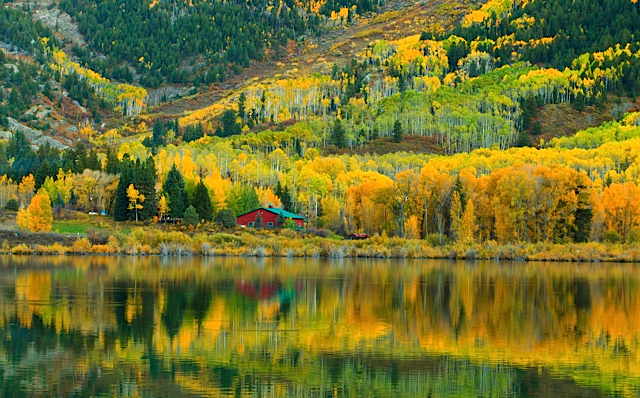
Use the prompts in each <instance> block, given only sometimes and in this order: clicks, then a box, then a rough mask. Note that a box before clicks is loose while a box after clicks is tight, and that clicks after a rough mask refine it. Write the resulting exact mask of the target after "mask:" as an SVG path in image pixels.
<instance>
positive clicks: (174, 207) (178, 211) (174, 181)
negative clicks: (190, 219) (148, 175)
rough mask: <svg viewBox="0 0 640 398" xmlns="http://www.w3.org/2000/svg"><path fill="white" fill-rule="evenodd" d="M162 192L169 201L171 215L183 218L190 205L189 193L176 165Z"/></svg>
mask: <svg viewBox="0 0 640 398" xmlns="http://www.w3.org/2000/svg"><path fill="white" fill-rule="evenodd" d="M162 190H163V191H164V194H165V195H166V196H167V199H168V200H169V215H170V216H171V217H175V218H182V216H184V211H185V208H186V207H187V204H188V201H187V193H186V191H185V189H184V178H182V174H180V171H178V168H177V167H176V165H175V164H174V165H173V167H171V170H169V173H168V174H167V179H166V180H165V182H164V185H163V187H162Z"/></svg>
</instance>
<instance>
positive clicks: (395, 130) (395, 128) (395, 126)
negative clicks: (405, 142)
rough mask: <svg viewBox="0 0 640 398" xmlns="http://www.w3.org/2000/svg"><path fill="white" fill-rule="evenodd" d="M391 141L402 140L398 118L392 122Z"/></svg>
mask: <svg viewBox="0 0 640 398" xmlns="http://www.w3.org/2000/svg"><path fill="white" fill-rule="evenodd" d="M393 142H402V124H401V123H400V120H396V121H395V123H393Z"/></svg>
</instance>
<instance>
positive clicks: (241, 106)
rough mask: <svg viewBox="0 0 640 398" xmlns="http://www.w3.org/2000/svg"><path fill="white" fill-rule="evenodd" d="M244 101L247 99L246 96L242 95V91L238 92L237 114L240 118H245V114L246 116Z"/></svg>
mask: <svg viewBox="0 0 640 398" xmlns="http://www.w3.org/2000/svg"><path fill="white" fill-rule="evenodd" d="M246 101H247V96H246V95H244V92H242V93H240V98H238V116H239V117H240V119H242V120H245V116H246V109H245V102H246Z"/></svg>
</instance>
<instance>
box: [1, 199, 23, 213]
mask: <svg viewBox="0 0 640 398" xmlns="http://www.w3.org/2000/svg"><path fill="white" fill-rule="evenodd" d="M4 208H5V210H9V211H18V209H19V208H20V206H19V205H18V201H17V200H15V199H9V201H7V204H5V205H4Z"/></svg>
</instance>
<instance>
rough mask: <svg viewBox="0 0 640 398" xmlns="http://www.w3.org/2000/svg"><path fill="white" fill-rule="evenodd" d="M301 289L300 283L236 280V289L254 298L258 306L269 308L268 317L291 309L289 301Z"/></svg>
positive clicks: (278, 316) (274, 316)
mask: <svg viewBox="0 0 640 398" xmlns="http://www.w3.org/2000/svg"><path fill="white" fill-rule="evenodd" d="M301 289H302V287H301V285H299V284H296V285H295V286H293V285H289V286H285V285H283V284H281V283H279V282H248V281H238V282H236V290H237V291H238V292H240V294H242V295H243V296H245V297H248V298H251V299H254V300H256V301H257V302H258V303H259V304H258V305H259V306H262V307H263V308H269V311H268V312H269V313H270V315H269V318H275V319H278V318H280V316H283V315H286V314H287V313H289V311H290V309H291V302H292V301H293V299H294V298H295V297H296V295H297V293H298V292H299V291H300V290H301Z"/></svg>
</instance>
